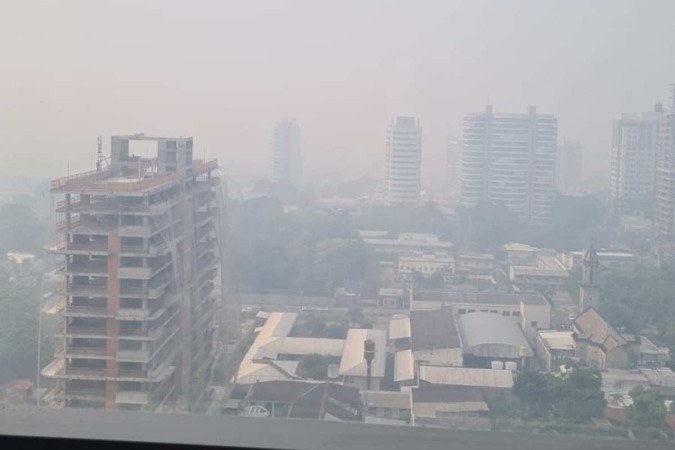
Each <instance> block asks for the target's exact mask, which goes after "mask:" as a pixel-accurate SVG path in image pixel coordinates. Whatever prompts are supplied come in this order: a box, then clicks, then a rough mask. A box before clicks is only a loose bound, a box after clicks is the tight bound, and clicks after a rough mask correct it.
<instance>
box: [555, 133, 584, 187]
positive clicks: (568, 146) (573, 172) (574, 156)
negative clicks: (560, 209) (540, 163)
mask: <svg viewBox="0 0 675 450" xmlns="http://www.w3.org/2000/svg"><path fill="white" fill-rule="evenodd" d="M581 166H582V149H581V144H580V143H579V142H574V141H569V140H563V142H562V143H561V144H560V145H558V170H557V177H558V178H557V183H556V184H557V187H558V191H559V192H560V193H561V194H565V195H579V194H581V192H582V189H581Z"/></svg>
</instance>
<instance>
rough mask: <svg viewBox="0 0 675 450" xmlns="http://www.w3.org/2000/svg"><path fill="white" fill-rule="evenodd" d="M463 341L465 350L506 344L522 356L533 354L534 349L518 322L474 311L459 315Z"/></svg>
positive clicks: (469, 350) (497, 315)
mask: <svg viewBox="0 0 675 450" xmlns="http://www.w3.org/2000/svg"><path fill="white" fill-rule="evenodd" d="M459 323H460V329H461V336H462V343H463V348H464V351H465V352H471V351H472V350H475V349H476V348H477V347H479V346H488V345H495V344H500V345H506V346H510V347H513V348H514V349H516V350H517V352H518V354H520V355H521V356H532V349H531V348H530V345H529V344H528V343H527V340H526V339H525V336H524V335H523V332H522V330H521V329H520V327H519V326H518V324H517V323H516V322H515V321H513V320H512V319H510V318H507V317H504V316H501V315H499V314H492V313H483V312H474V313H468V314H462V315H460V316H459Z"/></svg>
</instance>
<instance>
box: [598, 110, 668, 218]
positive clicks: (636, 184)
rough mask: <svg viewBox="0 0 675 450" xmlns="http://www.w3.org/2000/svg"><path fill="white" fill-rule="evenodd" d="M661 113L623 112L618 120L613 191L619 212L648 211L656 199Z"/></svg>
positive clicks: (616, 210) (616, 123)
mask: <svg viewBox="0 0 675 450" xmlns="http://www.w3.org/2000/svg"><path fill="white" fill-rule="evenodd" d="M659 115H660V113H659V112H656V111H655V112H650V113H646V114H623V115H622V116H621V118H620V119H618V120H616V121H614V133H613V138H612V156H611V162H610V164H611V165H610V175H609V180H610V181H609V183H610V184H609V192H610V199H611V203H612V209H613V210H614V211H615V212H617V213H631V212H636V211H644V210H645V209H648V208H646V206H648V204H651V202H652V198H653V193H654V182H655V176H656V172H655V171H656V154H657V146H658V123H659Z"/></svg>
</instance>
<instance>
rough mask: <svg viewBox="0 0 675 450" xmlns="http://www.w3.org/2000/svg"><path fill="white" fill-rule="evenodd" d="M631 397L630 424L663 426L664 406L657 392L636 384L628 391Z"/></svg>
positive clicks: (644, 426) (636, 425) (635, 426)
mask: <svg viewBox="0 0 675 450" xmlns="http://www.w3.org/2000/svg"><path fill="white" fill-rule="evenodd" d="M629 395H630V397H631V398H632V399H633V404H632V405H631V407H630V424H631V427H634V428H663V426H664V419H665V415H666V407H665V405H664V403H663V397H661V395H659V393H657V392H655V391H653V390H651V389H645V388H644V387H642V386H637V387H635V388H633V389H632V390H631V391H630V392H629Z"/></svg>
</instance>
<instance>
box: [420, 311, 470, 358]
mask: <svg viewBox="0 0 675 450" xmlns="http://www.w3.org/2000/svg"><path fill="white" fill-rule="evenodd" d="M410 334H411V345H412V350H413V351H414V352H415V351H419V350H433V349H438V348H459V347H460V346H461V341H460V338H459V332H458V331H457V327H456V325H455V318H454V315H453V312H452V310H451V309H450V308H442V309H439V310H416V311H410Z"/></svg>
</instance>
